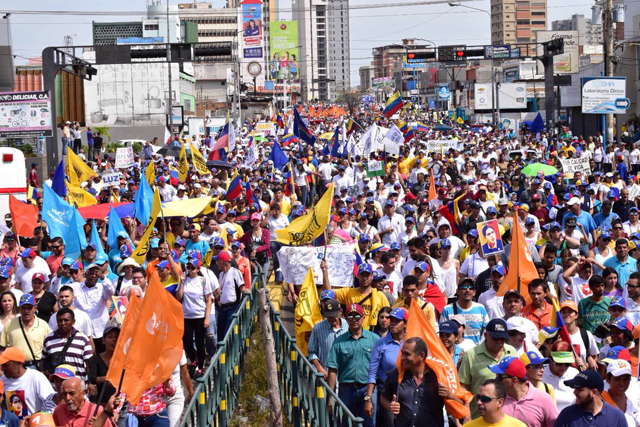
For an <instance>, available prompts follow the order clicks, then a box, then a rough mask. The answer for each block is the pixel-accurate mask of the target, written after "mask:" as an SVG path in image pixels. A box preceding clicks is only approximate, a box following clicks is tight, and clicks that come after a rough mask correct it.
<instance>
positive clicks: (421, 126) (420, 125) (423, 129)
mask: <svg viewBox="0 0 640 427" xmlns="http://www.w3.org/2000/svg"><path fill="white" fill-rule="evenodd" d="M418 130H419V131H420V132H428V131H429V127H428V126H427V125H425V124H424V123H422V122H418Z"/></svg>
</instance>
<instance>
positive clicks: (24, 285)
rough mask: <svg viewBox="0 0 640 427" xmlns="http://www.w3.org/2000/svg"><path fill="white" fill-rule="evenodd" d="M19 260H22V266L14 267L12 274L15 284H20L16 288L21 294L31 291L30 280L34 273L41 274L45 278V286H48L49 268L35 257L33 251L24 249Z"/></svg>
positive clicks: (44, 262) (40, 259)
mask: <svg viewBox="0 0 640 427" xmlns="http://www.w3.org/2000/svg"><path fill="white" fill-rule="evenodd" d="M20 259H21V260H22V265H17V266H15V268H13V272H14V279H15V281H16V284H18V283H19V284H20V286H18V288H19V289H21V290H22V292H24V293H29V292H31V291H32V290H33V288H32V286H31V278H32V277H33V275H34V274H36V273H42V274H43V275H44V277H45V285H48V284H49V276H51V271H50V270H49V266H48V265H47V263H46V261H44V260H43V259H42V258H40V257H39V256H37V254H36V251H35V250H33V249H31V248H27V249H25V250H24V251H22V252H21V253H20Z"/></svg>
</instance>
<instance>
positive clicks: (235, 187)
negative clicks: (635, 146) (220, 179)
mask: <svg viewBox="0 0 640 427" xmlns="http://www.w3.org/2000/svg"><path fill="white" fill-rule="evenodd" d="M241 194H242V182H240V177H239V176H238V171H237V170H236V171H235V172H234V173H233V176H232V177H231V179H230V180H229V185H227V196H226V197H227V200H228V201H232V200H233V199H235V198H236V197H238V196H240V195H241Z"/></svg>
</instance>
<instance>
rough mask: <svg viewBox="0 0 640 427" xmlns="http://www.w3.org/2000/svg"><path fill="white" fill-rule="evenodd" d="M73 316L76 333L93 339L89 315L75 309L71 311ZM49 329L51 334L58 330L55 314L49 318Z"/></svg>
mask: <svg viewBox="0 0 640 427" xmlns="http://www.w3.org/2000/svg"><path fill="white" fill-rule="evenodd" d="M73 315H74V316H75V319H76V323H75V324H74V325H73V327H74V328H76V330H77V331H78V332H82V333H83V334H85V335H86V336H88V337H93V336H94V332H93V322H92V321H91V318H90V317H89V315H88V314H87V313H85V312H84V311H82V310H79V309H77V308H74V309H73ZM49 327H50V328H51V331H52V332H55V331H57V330H58V321H57V317H56V314H55V313H54V314H53V315H52V316H51V317H50V318H49Z"/></svg>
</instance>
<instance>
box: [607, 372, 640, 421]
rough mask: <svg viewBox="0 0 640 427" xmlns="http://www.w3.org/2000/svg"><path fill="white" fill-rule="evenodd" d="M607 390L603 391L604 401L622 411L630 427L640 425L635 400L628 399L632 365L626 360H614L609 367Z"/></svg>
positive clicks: (639, 415)
mask: <svg viewBox="0 0 640 427" xmlns="http://www.w3.org/2000/svg"><path fill="white" fill-rule="evenodd" d="M605 378H606V380H607V384H608V386H609V387H608V388H607V387H606V386H605V388H607V390H606V391H605V390H603V391H602V399H603V400H604V401H605V402H607V403H608V404H609V405H611V406H613V407H614V408H618V409H620V410H621V411H622V412H623V413H624V416H625V418H626V420H627V423H628V425H636V426H637V425H640V411H639V410H638V407H637V406H636V403H634V401H633V400H631V399H629V398H628V397H627V390H629V385H630V384H631V378H632V373H631V364H630V363H629V362H628V361H626V360H614V361H612V362H611V363H609V365H608V366H607V373H606V377H605Z"/></svg>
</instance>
